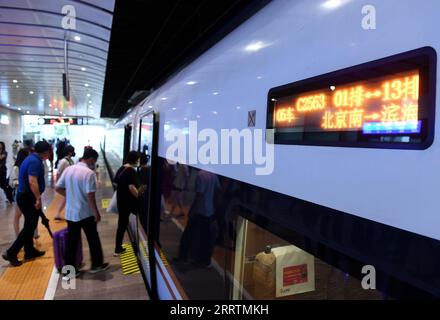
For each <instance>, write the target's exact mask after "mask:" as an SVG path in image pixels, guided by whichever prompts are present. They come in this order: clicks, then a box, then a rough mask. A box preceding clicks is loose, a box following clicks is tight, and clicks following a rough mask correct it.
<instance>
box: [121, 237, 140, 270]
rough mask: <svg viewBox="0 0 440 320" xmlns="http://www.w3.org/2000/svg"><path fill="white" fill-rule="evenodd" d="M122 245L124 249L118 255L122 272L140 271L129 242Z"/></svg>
mask: <svg viewBox="0 0 440 320" xmlns="http://www.w3.org/2000/svg"><path fill="white" fill-rule="evenodd" d="M122 247H123V248H125V249H126V251H125V252H124V253H122V254H121V255H119V257H120V259H121V266H122V274H124V275H129V274H137V273H140V272H141V271H140V270H139V265H138V262H137V258H136V255H135V254H134V250H133V247H132V246H131V244H129V243H125V244H123V245H122Z"/></svg>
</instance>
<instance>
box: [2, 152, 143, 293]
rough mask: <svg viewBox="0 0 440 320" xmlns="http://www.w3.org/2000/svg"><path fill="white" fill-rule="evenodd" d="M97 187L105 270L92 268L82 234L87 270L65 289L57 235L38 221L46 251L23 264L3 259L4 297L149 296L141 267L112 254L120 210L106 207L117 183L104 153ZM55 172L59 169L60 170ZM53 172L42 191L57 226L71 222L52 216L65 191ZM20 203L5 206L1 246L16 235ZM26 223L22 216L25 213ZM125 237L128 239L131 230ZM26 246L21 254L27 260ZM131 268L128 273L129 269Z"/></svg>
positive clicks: (40, 240) (40, 243) (42, 247)
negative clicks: (56, 247)
mask: <svg viewBox="0 0 440 320" xmlns="http://www.w3.org/2000/svg"><path fill="white" fill-rule="evenodd" d="M98 163H99V169H98V183H99V185H98V191H97V193H96V198H97V203H98V208H99V209H100V212H101V216H102V220H101V222H100V223H99V224H98V232H99V236H100V239H101V243H102V248H103V252H104V261H106V262H108V263H110V268H109V269H108V270H106V271H104V272H101V273H97V274H90V273H89V272H87V271H88V270H89V269H90V255H89V248H88V243H87V239H86V238H85V235H84V234H83V235H82V236H83V238H82V244H83V253H84V261H83V262H84V266H83V268H82V269H81V270H83V271H84V272H83V273H82V274H81V276H80V277H78V278H77V279H76V288H75V289H63V287H62V283H61V277H60V274H59V273H58V271H57V270H56V269H55V267H54V255H53V245H52V239H51V238H50V236H49V233H48V232H47V231H46V229H45V227H44V226H42V225H41V223H40V224H39V227H38V229H39V235H40V236H39V238H38V239H35V240H34V241H35V246H36V247H37V248H38V249H39V250H43V251H46V254H45V255H44V256H43V257H41V258H39V259H35V260H31V261H27V262H25V263H23V265H22V266H20V267H15V268H14V267H11V266H10V265H9V263H8V262H7V261H4V260H3V259H0V300H110V299H111V300H113V299H117V300H147V299H148V294H147V290H146V288H145V284H144V282H143V279H142V276H141V274H140V273H139V272H135V273H130V272H128V273H127V272H124V270H123V268H122V266H121V258H120V257H113V250H114V240H115V234H116V228H117V218H118V217H117V215H115V214H110V213H107V212H106V210H105V209H106V206H107V205H108V202H109V201H110V199H111V196H112V193H113V189H112V185H111V182H110V179H109V176H108V174H107V171H106V167H105V165H104V162H103V159H102V157H100V159H99V162H98ZM55 174H56V172H55ZM53 181H54V175H52V174H51V173H49V174H48V181H47V189H46V191H45V193H44V194H43V207H44V208H46V209H45V210H44V211H45V213H46V216H47V217H48V218H49V219H50V227H51V230H52V232H56V231H58V230H61V229H63V228H65V227H66V226H67V224H66V222H65V221H61V222H57V221H55V220H53V218H54V216H55V213H56V210H57V208H58V205H59V203H60V201H61V199H62V197H61V196H60V195H58V194H56V193H55V189H54V182H53ZM14 213H15V204H14V205H11V204H9V205H8V207H7V208H6V209H4V210H0V251H1V252H4V251H5V250H6V249H7V248H8V247H9V246H10V245H11V244H12V242H13V241H14V240H15V233H14V228H13V219H14ZM21 223H23V218H22V219H21ZM124 242H125V243H127V244H128V243H129V239H128V236H127V235H126V238H125V241H124ZM22 258H23V252H21V253H20V255H19V259H20V260H22ZM124 273H126V274H124Z"/></svg>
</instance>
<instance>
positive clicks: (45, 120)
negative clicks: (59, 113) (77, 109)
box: [38, 117, 84, 126]
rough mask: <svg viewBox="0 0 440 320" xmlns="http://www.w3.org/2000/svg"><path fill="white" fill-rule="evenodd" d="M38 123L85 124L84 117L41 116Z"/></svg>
mask: <svg viewBox="0 0 440 320" xmlns="http://www.w3.org/2000/svg"><path fill="white" fill-rule="evenodd" d="M38 124H41V125H44V124H51V125H65V126H69V125H83V124H84V121H83V118H64V117H60V118H39V119H38Z"/></svg>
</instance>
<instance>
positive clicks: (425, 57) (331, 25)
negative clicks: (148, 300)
mask: <svg viewBox="0 0 440 320" xmlns="http://www.w3.org/2000/svg"><path fill="white" fill-rule="evenodd" d="M438 12H440V2H439V1H437V0H425V1H423V2H418V1H412V0H405V1H402V0H399V1H398V0H388V1H382V0H369V1H363V0H298V1H290V0H275V1H271V2H270V3H269V4H267V5H266V6H265V7H264V8H263V9H261V10H260V11H259V12H257V13H256V14H255V15H253V16H252V17H251V18H249V19H248V20H247V21H245V22H244V23H243V24H241V25H240V26H239V27H238V28H237V29H235V30H234V31H233V32H231V33H230V34H229V35H227V36H226V37H225V38H223V39H222V40H221V41H220V42H218V43H217V44H216V45H214V46H213V47H211V48H210V49H209V50H207V51H206V52H205V53H204V54H202V55H201V56H200V57H198V58H197V59H196V60H194V61H193V62H192V63H191V64H189V65H187V66H186V67H185V68H183V69H182V70H180V71H179V72H177V73H176V74H175V75H174V76H173V77H172V78H170V79H169V80H168V81H167V82H166V83H165V84H163V85H162V86H161V87H159V88H157V90H155V91H154V92H153V93H152V94H151V95H149V96H148V97H147V98H146V99H145V100H144V101H143V102H142V103H141V104H140V105H139V106H137V107H136V109H134V110H132V111H131V112H130V113H129V114H127V115H125V116H124V117H123V118H122V119H121V120H120V121H119V125H120V126H122V125H127V124H131V126H132V128H133V130H132V131H131V146H132V149H140V150H141V151H144V152H150V153H152V154H153V155H154V156H157V159H156V160H155V161H157V162H156V166H155V167H154V168H155V169H156V171H157V177H156V178H155V179H157V180H155V182H158V184H157V185H158V186H159V185H161V186H162V188H161V189H160V190H159V191H160V192H158V193H162V194H163V193H164V192H165V193H167V192H168V191H167V190H166V187H164V185H165V186H167V184H168V185H169V182H168V181H167V177H165V175H166V174H167V173H166V172H165V171H164V169H163V166H159V165H158V163H159V162H160V163H163V162H164V161H165V160H166V159H167V160H169V161H170V163H175V162H176V161H178V162H180V163H182V164H184V165H185V166H184V167H185V168H186V170H187V171H186V173H185V177H186V178H187V179H188V180H191V179H192V180H191V181H192V182H190V183H189V184H191V183H194V181H195V179H196V176H197V174H198V172H200V171H201V170H202V171H207V172H211V173H214V174H215V175H216V176H217V178H218V179H219V181H220V184H221V185H222V187H223V188H221V191H219V192H218V194H217V195H218V197H219V199H220V200H219V201H218V202H216V203H218V205H216V216H217V217H220V218H218V219H217V223H218V227H219V228H217V230H220V231H219V232H217V235H219V234H220V235H221V234H223V237H221V238H222V239H223V241H226V240H230V241H231V243H229V244H230V246H231V247H232V249H230V248H229V247H228V246H224V242H222V243H221V241H220V240H218V237H217V242H216V248H215V250H214V253H213V256H212V262H213V264H214V268H213V271H212V270H211V271H210V272H212V273H217V276H218V275H221V277H220V278H221V279H220V280H219V279H216V278H215V276H214V275H213V276H212V277H213V278H210V277H209V276H207V275H205V274H204V273H203V272H205V271H206V270H203V271H200V270H198V269H195V268H190V270H191V272H193V273H192V274H191V276H187V275H185V272H182V270H181V269H179V265H178V264H176V265H173V263H171V265H168V263H167V262H166V261H170V259H171V257H172V256H173V255H176V254H177V248H178V245H179V243H180V244H181V241H180V236H179V235H180V234H181V232H182V230H184V227H185V223H186V220H181V219H182V218H179V217H173V218H172V221H173V223H171V225H172V226H170V223H168V222H169V221H168V220H166V219H165V218H164V217H163V212H164V211H165V212H167V211H169V210H170V208H171V207H173V206H174V205H173V202H175V201H176V199H177V198H175V197H173V196H170V197H169V198H167V197H165V200H162V202H164V203H165V208H164V207H163V206H162V208H160V204H157V203H156V207H155V208H156V209H157V210H161V211H162V216H161V219H162V221H160V220H159V216H158V214H156V218H157V219H156V220H155V222H154V223H153V224H152V225H151V227H153V225H154V226H156V227H157V228H159V227H160V230H161V233H160V234H159V233H158V234H157V237H153V238H154V239H155V240H157V242H158V243H160V244H161V245H162V253H164V255H165V256H166V257H167V258H168V260H164V261H165V262H161V259H157V263H158V264H160V265H161V266H162V267H161V268H162V269H160V270H159V269H158V271H157V274H156V275H154V277H155V278H154V279H153V280H154V281H156V282H160V281H162V280H163V281H165V280H164V279H167V280H166V281H165V282H166V283H167V285H166V286H164V288H165V289H166V288H168V291H169V292H173V293H164V292H165V291H166V290H165V289H163V290H164V291H161V292H162V293H160V292H159V294H158V295H159V297H161V298H166V299H173V298H176V299H180V298H210V297H212V298H225V297H226V298H232V299H258V298H274V299H278V298H289V297H292V298H295V299H296V298H302V297H303V298H333V297H336V298H354V297H363V298H384V297H397V298H400V297H432V296H437V297H438V296H439V295H440V277H439V276H438V274H437V272H436V271H437V270H438V269H439V267H440V250H439V249H440V242H439V240H440V228H439V227H440V215H439V214H438V212H439V210H440V197H439V196H438V192H439V190H440V170H439V169H438V167H439V166H438V163H439V159H440V146H439V144H438V140H439V137H438V134H439V132H440V130H439V127H438V126H439V121H438V120H436V118H435V115H436V113H438V110H437V109H438V105H437V103H436V102H437V95H436V92H439V81H437V80H438V76H437V73H436V69H437V58H436V56H437V52H438V51H439V50H440V38H439V37H438V31H437V30H438V29H439V22H438ZM151 112H154V114H155V116H156V120H157V124H158V129H157V132H156V137H157V146H156V150H153V149H154V146H153V140H154V139H153V137H154V134H153V131H152V130H153V129H152V128H153V122H154V121H153V119H152V114H153V113H151ZM146 114H148V116H147V117H146V118H145V115H146ZM142 118H143V119H144V121H143V128H144V129H143V130H144V131H143V132H144V133H143V132H142V130H140V128H141V127H140V121H141V119H142ZM146 120H148V121H146ZM222 130H223V131H224V134H223V135H222ZM225 130H229V131H225ZM234 130H236V131H234ZM145 132H148V134H147V135H145ZM237 132H239V133H241V134H242V135H243V137H242V139H241V145H240V147H239V148H238V149H237V150H238V154H237V151H236V150H235V151H234V150H233V142H231V143H230V144H229V146H227V144H226V142H225V139H226V138H230V136H227V134H232V135H234V133H235V134H236V133H237ZM272 133H274V134H272ZM249 137H250V138H249ZM139 139H141V140H142V139H143V142H142V143H141V142H140V141H139ZM179 139H180V140H179ZM246 139H247V140H246ZM245 140H246V141H247V142H245ZM230 141H232V139H231V140H230ZM178 142H179V143H180V144H178ZM246 143H247V144H246ZM141 144H142V145H141ZM144 144H147V145H149V148H148V149H146V148H145V147H144V148H143V147H142V146H143V145H144ZM179 148H180V149H179ZM260 149H261V150H260ZM260 151H261V154H260ZM227 152H229V153H230V154H229V155H228V156H226V155H225V153H227ZM234 152H235V153H234ZM234 156H235V158H234ZM159 182H160V183H159ZM152 188H154V185H153V187H152ZM194 193H195V189H194V188H193V189H192V190H191V187H189V189H185V190H184V191H182V192H181V193H180V196H182V197H183V202H184V209H182V214H184V215H187V214H188V210H189V208H190V207H191V201H192V197H193V196H194ZM151 199H153V200H155V201H156V202H157V199H160V195H159V196H157V194H156V197H153V198H151ZM159 202H160V200H159ZM150 212H151V211H150ZM150 215H152V213H150ZM135 227H136V226H135V224H133V228H135ZM174 227H175V228H176V229H172V228H174ZM170 228H171V229H170ZM151 230H152V229H150V232H153V231H151ZM164 230H165V231H164ZM164 232H165V233H164ZM146 233H148V230H147V231H146ZM173 235H174V236H173ZM225 239H226V240H225ZM137 241H139V239H138V240H137ZM267 245H268V246H271V247H272V252H271V253H270V254H271V255H273V256H274V257H275V259H276V261H277V263H276V265H277V266H278V267H275V266H274V267H273V270H272V273H271V274H270V275H265V276H267V277H269V278H270V279H271V281H266V283H272V282H273V284H271V285H273V288H272V287H270V288H266V289H267V292H269V293H268V294H267V295H266V296H263V297H261V296H259V294H258V291H260V290H257V289H258V288H260V289H261V281H260V282H259V278H258V277H260V276H261V275H260V274H259V273H258V270H259V269H258V263H260V262H261V261H259V258H261V255H260V256H259V253H261V252H262V251H264V247H265V246H267ZM226 247H227V248H229V249H225V248H226ZM221 248H223V249H221ZM157 249H158V247H157ZM158 250H159V249H158ZM201 250H205V249H201ZM219 250H220V251H221V250H223V251H225V252H228V254H226V253H224V254H223V255H222V254H220V253H218V252H216V251H219ZM229 250H231V252H229ZM289 250H290V251H289ZM292 250H293V251H292ZM295 250H297V251H295ZM287 252H290V253H287ZM216 254H217V256H216ZM218 256H222V258H219V257H218ZM158 257H159V255H158ZM226 257H228V258H226ZM296 259H297V260H298V261H300V260H301V259H302V260H301V261H303V260H304V261H306V262H304V261H303V264H302V265H306V266H307V267H306V270H305V271H304V270H303V271H304V272H303V273H302V276H301V275H300V276H295V275H293V276H292V275H290V276H289V274H285V272H286V271H285V270H291V271H292V270H293V271H292V272H293V274H295V272H297V271H298V270H299V269H295V268H296V267H298V266H299V265H301V263H300V262H298V261H296ZM282 261H284V262H282ZM286 261H287V262H286ZM310 261H311V262H310ZM282 263H286V266H287V267H286V268H285V270H284V271H283V270H282V269H280V266H281V265H282ZM366 266H367V267H366ZM289 268H291V269H289ZM365 268H366V269H365ZM368 268H370V269H368ZM249 270H250V271H249ZM295 270H296V271H295ZM301 270H302V269H301ZM335 270H337V273H336V274H335V272H336V271H335ZM367 270H370V271H371V270H373V271H375V273H374V272H373V271H372V272H371V273H370V272H367ZM283 272H284V273H283ZM304 273H305V275H304ZM372 275H375V276H376V277H375V278H374V279H375V280H376V281H373V282H371V281H369V282H368V281H367V282H368V283H370V284H371V283H375V286H373V287H375V288H376V290H372V289H371V288H372V287H371V286H370V288H369V287H368V285H367V287H365V283H364V282H365V281H366V280H367V279H366V278H365V277H368V276H372ZM197 277H200V278H201V279H205V277H206V281H207V283H208V284H209V287H210V288H209V289H208V288H207V289H206V290H201V289H196V287H197V286H196V284H194V283H193V282H194V278H197ZM292 277H293V278H292ZM156 278H157V279H159V280H160V279H162V280H160V281H159V280H157V279H156ZM283 279H284V281H283ZM286 279H287V280H286ZM289 279H290V280H289ZM292 279H293V280H292ZM368 279H369V278H368ZM272 280H273V281H272ZM370 280H371V279H370ZM148 281H149V283H150V284H151V281H152V278H151V277H149V279H148ZM209 281H212V282H209ZM216 281H217V282H216ZM332 281H334V282H335V283H333V282H332ZM351 281H353V282H351ZM219 283H220V284H224V285H223V286H222V285H220V286H216V285H219ZM267 285H268V286H271V285H269V284H267ZM158 287H159V291H160V288H161V284H160V283H159V285H158ZM220 287H221V289H220ZM341 288H344V290H345V291H344V292H350V293H346V295H344V294H343V293H340V291H338V290H342V289H341ZM154 290H157V288H156V289H154ZM214 291H215V292H217V293H218V292H221V295H220V296H217V295H216V294H214V293H213V292H214ZM337 292H339V293H337Z"/></svg>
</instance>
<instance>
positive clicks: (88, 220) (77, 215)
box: [56, 149, 109, 273]
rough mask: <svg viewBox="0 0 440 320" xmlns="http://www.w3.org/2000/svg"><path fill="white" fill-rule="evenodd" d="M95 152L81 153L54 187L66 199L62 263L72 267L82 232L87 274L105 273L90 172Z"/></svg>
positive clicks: (94, 176) (106, 267)
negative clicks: (87, 258)
mask: <svg viewBox="0 0 440 320" xmlns="http://www.w3.org/2000/svg"><path fill="white" fill-rule="evenodd" d="M98 156H99V155H98V152H96V151H95V150H93V149H85V150H84V155H83V157H82V158H81V161H80V162H79V163H78V164H76V165H73V166H70V167H68V168H66V169H65V170H64V172H63V174H62V176H61V177H60V179H59V180H58V182H57V184H56V191H57V192H58V193H59V194H61V195H63V196H65V197H66V214H65V215H66V220H67V227H68V236H67V248H66V256H65V263H66V265H71V266H75V265H76V264H75V256H76V252H77V246H78V243H79V239H80V237H81V229H83V230H84V232H85V234H86V237H87V242H88V243H89V248H90V255H91V258H92V268H91V270H90V272H91V273H96V272H100V271H104V270H106V269H108V267H109V264H108V263H104V258H103V254H102V247H101V241H100V239H99V234H98V230H97V223H98V222H99V221H101V215H100V214H99V211H98V206H97V205H96V197H95V192H96V174H95V172H94V171H93V170H91V169H90V168H91V167H93V166H94V165H95V164H96V161H97V160H98Z"/></svg>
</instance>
